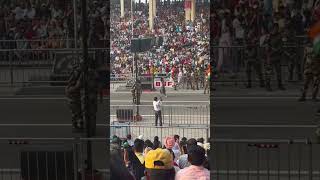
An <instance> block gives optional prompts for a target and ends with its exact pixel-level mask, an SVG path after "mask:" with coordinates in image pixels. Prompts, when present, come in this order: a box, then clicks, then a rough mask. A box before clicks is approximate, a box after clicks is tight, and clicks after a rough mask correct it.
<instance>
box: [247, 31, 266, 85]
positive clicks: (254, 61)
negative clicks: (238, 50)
mask: <svg viewBox="0 0 320 180" xmlns="http://www.w3.org/2000/svg"><path fill="white" fill-rule="evenodd" d="M256 37H257V36H256V35H255V33H254V30H251V31H250V32H249V35H248V40H247V44H248V46H247V48H246V56H247V58H246V72H247V80H248V84H247V88H251V87H252V67H253V68H254V69H255V71H256V72H257V75H258V77H259V80H260V87H264V80H263V75H262V64H261V61H260V60H259V58H258V52H259V51H258V48H259V46H258V44H257V43H258V39H257V38H256Z"/></svg>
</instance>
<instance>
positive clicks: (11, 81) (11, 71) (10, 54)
mask: <svg viewBox="0 0 320 180" xmlns="http://www.w3.org/2000/svg"><path fill="white" fill-rule="evenodd" d="M12 53H13V52H11V51H9V64H10V84H11V86H13V66H12V60H13V57H12Z"/></svg>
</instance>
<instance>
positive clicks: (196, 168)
mask: <svg viewBox="0 0 320 180" xmlns="http://www.w3.org/2000/svg"><path fill="white" fill-rule="evenodd" d="M188 161H189V162H190V164H191V166H189V167H187V168H185V169H182V170H180V171H179V172H178V173H177V175H176V178H175V180H195V179H197V180H209V179H210V172H209V170H208V169H206V168H204V167H203V164H204V162H205V161H206V156H205V150H204V149H203V148H202V147H200V146H198V145H195V146H191V147H190V148H188Z"/></svg>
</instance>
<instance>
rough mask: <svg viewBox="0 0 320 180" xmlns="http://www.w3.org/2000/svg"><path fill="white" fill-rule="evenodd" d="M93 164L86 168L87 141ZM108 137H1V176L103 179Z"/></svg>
mask: <svg viewBox="0 0 320 180" xmlns="http://www.w3.org/2000/svg"><path fill="white" fill-rule="evenodd" d="M88 141H90V142H91V144H92V147H93V149H92V152H93V154H94V156H93V159H92V160H93V161H92V162H93V163H92V164H93V168H94V169H95V170H98V173H97V172H95V171H94V170H92V171H89V172H85V171H84V169H85V167H86V165H85V160H86V157H85V156H86V143H87V142H88ZM108 141H109V139H107V138H0V144H1V149H0V152H1V153H0V154H1V158H0V159H1V161H0V180H8V179H10V180H36V179H38V180H42V179H47V180H79V179H82V180H85V179H88V180H102V179H107V177H109V174H110V173H109V167H108V164H107V162H108V157H109V154H108V152H109V151H108V150H107V149H106V148H107V147H108V146H107V143H109V142H108Z"/></svg>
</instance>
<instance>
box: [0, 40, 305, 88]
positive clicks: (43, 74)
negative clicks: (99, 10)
mask: <svg viewBox="0 0 320 180" xmlns="http://www.w3.org/2000/svg"><path fill="white" fill-rule="evenodd" d="M211 48H212V49H213V51H212V52H213V55H212V58H213V61H214V62H215V63H216V64H217V65H218V64H219V63H220V64H222V67H223V68H222V70H219V73H218V77H217V78H214V81H216V82H233V83H235V84H237V83H238V82H245V81H246V66H247V59H246V56H245V51H246V50H247V46H228V47H224V46H212V47H211ZM303 48H304V45H303V44H301V45H296V46H285V47H284V49H283V53H281V59H282V62H281V64H282V77H283V81H285V82H288V81H291V80H295V81H300V80H301V78H302V72H303V63H304V60H303V55H304V54H303V53H304V51H303ZM90 50H91V51H95V52H101V53H102V54H103V53H105V50H106V49H104V48H90ZM90 50H89V51H90ZM79 51H81V49H74V48H56V49H52V48H42V49H41V48H38V49H1V50H0V68H1V71H0V72H1V74H0V83H11V84H14V83H28V82H29V81H31V80H42V81H44V80H47V81H49V80H50V79H48V76H50V75H51V74H52V71H53V68H54V65H55V61H56V59H63V60H64V61H70V63H69V64H71V61H74V59H75V58H74V59H72V58H71V59H70V58H68V56H69V55H72V54H73V55H75V54H79V53H77V52H79ZM101 53H100V54H101ZM61 54H64V55H61ZM67 54H68V55H67ZM89 54H90V53H89ZM97 54H99V53H97ZM96 57H100V58H101V59H104V58H106V57H109V54H108V55H106V54H103V55H100V56H96ZM257 59H258V60H259V61H260V62H261V68H262V71H263V74H264V68H265V67H264V62H265V59H266V58H265V56H264V54H263V49H260V50H259V53H258V57H257ZM67 64H68V63H67ZM251 69H252V70H251V71H252V74H253V78H252V80H253V81H255V80H256V77H257V75H256V74H255V73H256V72H255V70H254V68H253V67H251ZM214 70H215V69H214ZM291 74H292V78H291ZM131 77H132V75H128V76H127V75H115V76H113V77H111V81H114V82H115V81H123V82H127V81H129V80H130V79H132V78H131ZM142 77H144V76H142ZM275 77H276V76H275V75H274V76H273V77H272V78H273V79H275ZM148 78H149V79H147V80H146V81H145V80H143V81H144V82H145V83H146V84H148V85H147V86H148V87H149V88H152V87H151V86H152V85H153V83H154V81H155V77H152V76H150V77H148ZM182 79H183V81H184V82H183V83H182V85H183V86H180V88H182V89H184V88H187V87H188V86H189V85H188V82H189V83H191V81H193V77H190V78H189V79H188V77H183V78H182ZM200 81H201V78H200ZM144 82H143V83H144ZM199 86H200V88H202V87H203V83H202V82H199Z"/></svg>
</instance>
